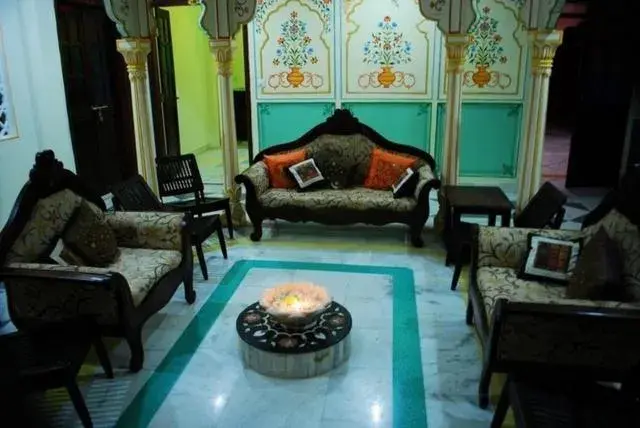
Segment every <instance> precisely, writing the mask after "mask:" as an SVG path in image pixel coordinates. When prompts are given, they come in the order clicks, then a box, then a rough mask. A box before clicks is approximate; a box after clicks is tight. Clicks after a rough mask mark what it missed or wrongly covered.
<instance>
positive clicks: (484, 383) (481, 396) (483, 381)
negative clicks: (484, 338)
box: [478, 363, 491, 409]
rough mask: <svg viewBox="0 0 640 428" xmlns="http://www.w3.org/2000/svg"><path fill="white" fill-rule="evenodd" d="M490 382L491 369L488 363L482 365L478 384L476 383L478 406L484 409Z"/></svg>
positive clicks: (487, 403) (487, 404)
mask: <svg viewBox="0 0 640 428" xmlns="http://www.w3.org/2000/svg"><path fill="white" fill-rule="evenodd" d="M490 384H491V369H490V367H489V363H485V364H484V366H483V367H482V374H481V375H480V384H479V385H478V404H479V405H480V408H482V409H486V408H487V407H488V406H489V385H490Z"/></svg>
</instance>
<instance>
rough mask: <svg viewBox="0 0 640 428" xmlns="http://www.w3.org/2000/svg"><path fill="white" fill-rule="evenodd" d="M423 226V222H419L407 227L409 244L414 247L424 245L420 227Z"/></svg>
mask: <svg viewBox="0 0 640 428" xmlns="http://www.w3.org/2000/svg"><path fill="white" fill-rule="evenodd" d="M423 228H424V223H420V224H418V225H412V226H411V227H410V229H409V234H410V237H411V245H413V246H414V247H416V248H422V247H424V241H423V240H422V229H423Z"/></svg>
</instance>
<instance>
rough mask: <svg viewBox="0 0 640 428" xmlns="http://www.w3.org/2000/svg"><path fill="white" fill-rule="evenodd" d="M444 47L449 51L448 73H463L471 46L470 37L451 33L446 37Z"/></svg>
mask: <svg viewBox="0 0 640 428" xmlns="http://www.w3.org/2000/svg"><path fill="white" fill-rule="evenodd" d="M444 45H445V48H446V50H447V73H462V71H463V67H464V61H465V56H466V53H467V46H468V45H469V35H468V34H462V33H449V34H447V35H446V36H445V44H444Z"/></svg>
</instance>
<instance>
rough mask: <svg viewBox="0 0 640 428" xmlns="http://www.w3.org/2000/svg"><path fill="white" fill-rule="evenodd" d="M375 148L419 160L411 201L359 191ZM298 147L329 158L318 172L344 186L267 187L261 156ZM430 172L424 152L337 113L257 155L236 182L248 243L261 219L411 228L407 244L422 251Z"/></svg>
mask: <svg viewBox="0 0 640 428" xmlns="http://www.w3.org/2000/svg"><path fill="white" fill-rule="evenodd" d="M375 147H380V148H382V149H385V150H387V151H390V152H395V153H400V154H406V155H411V156H414V157H415V158H417V159H418V160H417V162H416V164H415V165H414V169H416V170H417V172H418V175H419V181H418V185H417V186H416V190H415V192H414V194H413V196H412V197H405V198H398V199H394V197H393V194H392V192H391V191H383V190H372V189H367V188H364V187H361V186H362V184H363V182H364V181H365V178H366V175H367V173H368V170H369V165H370V163H371V153H372V151H373V149H374V148H375ZM300 148H305V149H306V150H307V153H310V155H309V157H317V156H322V157H324V158H325V159H326V158H327V157H329V158H330V159H331V162H329V164H330V166H331V169H327V170H323V171H322V173H323V174H324V175H325V177H326V178H327V180H328V181H329V182H332V183H333V182H336V181H337V182H345V178H348V180H347V181H348V183H347V186H346V187H344V188H338V189H333V188H332V189H321V190H314V191H310V192H298V191H297V190H295V189H280V188H272V187H270V183H269V174H268V170H267V166H266V164H265V163H264V161H263V159H264V156H265V155H273V154H280V153H286V152H289V151H292V150H296V149H300ZM325 163H326V162H325ZM434 171H435V161H434V160H433V158H432V157H431V155H429V154H428V153H426V152H424V151H422V150H420V149H417V148H414V147H410V146H405V145H401V144H396V143H393V142H391V141H389V140H387V139H386V138H384V137H383V136H382V135H380V134H378V133H377V132H376V131H374V130H373V129H372V128H370V127H369V126H367V125H364V124H362V123H360V122H359V121H358V119H356V118H355V117H354V116H353V115H352V114H351V112H350V111H348V110H341V109H338V110H336V111H335V112H334V114H333V115H332V116H331V117H329V118H328V119H327V120H326V122H324V123H322V124H320V125H317V126H316V127H314V128H313V129H311V130H310V131H308V132H307V133H306V134H304V135H303V136H302V137H300V138H298V139H297V140H295V141H292V142H290V143H286V144H280V145H277V146H273V147H269V148H267V149H265V150H263V151H261V152H260V153H258V154H257V155H256V156H255V158H254V160H253V163H252V165H251V166H250V167H249V168H248V169H247V170H246V171H244V172H243V173H242V174H240V175H238V176H237V177H236V178H235V181H236V182H237V183H238V184H244V186H245V189H246V209H247V213H248V215H249V218H250V219H251V222H252V223H253V228H254V230H253V233H252V234H251V239H252V240H254V241H259V240H260V239H261V237H262V221H263V220H265V219H276V218H280V219H284V220H288V221H294V222H300V221H302V222H306V221H313V222H318V223H323V224H332V225H338V224H352V223H369V224H374V225H383V224H388V223H404V224H406V225H408V226H409V228H410V235H411V243H412V244H413V245H414V246H416V247H421V246H422V245H423V241H422V237H421V233H422V229H423V227H424V224H425V223H426V221H427V219H428V218H429V192H430V191H431V189H438V188H439V187H440V181H439V180H438V179H437V178H436V176H435V173H434ZM337 187H342V186H337Z"/></svg>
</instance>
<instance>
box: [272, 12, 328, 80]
mask: <svg viewBox="0 0 640 428" xmlns="http://www.w3.org/2000/svg"><path fill="white" fill-rule="evenodd" d="M311 40H312V39H311V37H309V35H308V34H307V24H306V23H305V22H304V21H301V20H300V19H299V18H298V12H296V11H295V10H293V11H292V12H291V13H290V14H289V19H288V20H286V21H285V22H283V23H282V24H281V30H280V36H279V37H278V39H277V41H276V44H277V48H276V55H275V57H274V58H273V61H272V63H273V65H274V67H280V66H285V67H289V71H288V72H287V71H282V72H280V73H275V74H273V75H271V76H269V86H271V87H272V88H274V89H276V88H278V86H282V87H287V84H288V85H290V86H291V87H293V88H299V87H300V86H301V85H302V86H304V87H308V86H311V87H313V88H314V89H318V88H319V87H321V86H322V82H323V80H324V79H323V78H322V76H320V75H318V74H316V73H310V72H305V71H302V70H301V69H302V68H303V67H304V66H306V65H307V64H309V63H311V64H317V63H318V57H317V56H315V51H314V49H313V46H312V45H311ZM285 82H286V83H285Z"/></svg>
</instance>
